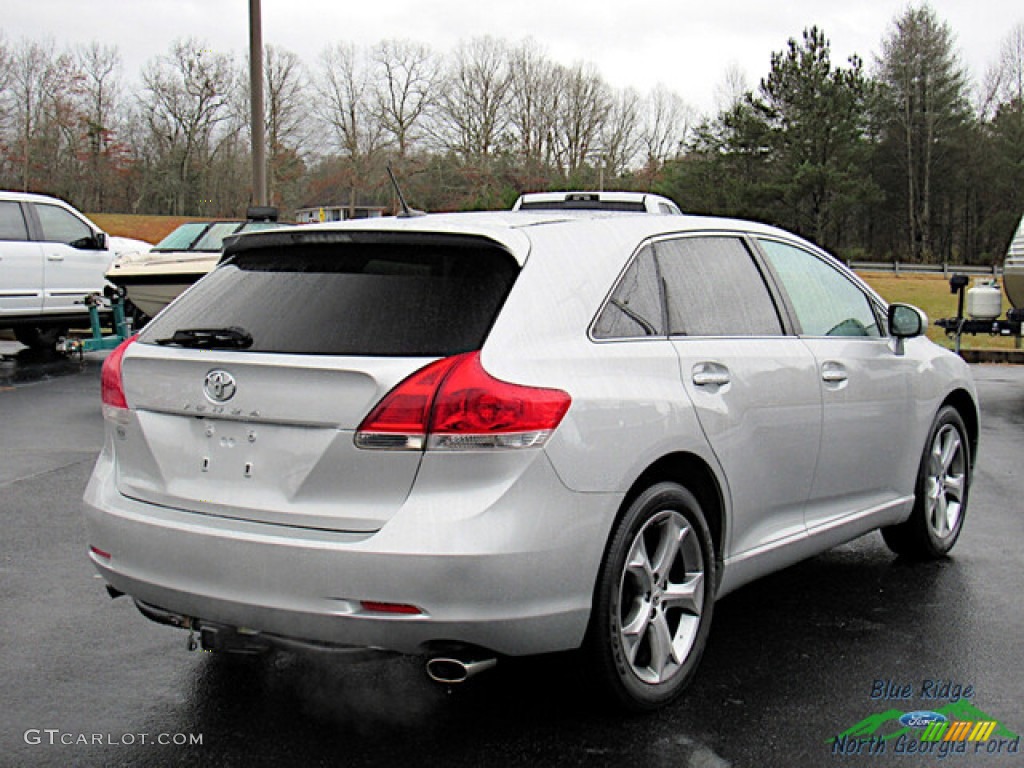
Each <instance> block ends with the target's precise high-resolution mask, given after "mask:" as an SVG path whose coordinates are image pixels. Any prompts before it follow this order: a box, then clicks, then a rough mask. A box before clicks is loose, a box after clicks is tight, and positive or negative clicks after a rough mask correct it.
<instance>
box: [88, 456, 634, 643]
mask: <svg viewBox="0 0 1024 768" xmlns="http://www.w3.org/2000/svg"><path fill="white" fill-rule="evenodd" d="M114 471H115V470H114V466H113V462H111V460H110V456H109V453H108V452H107V451H104V452H103V453H102V454H101V455H100V458H99V461H98V463H97V466H96V470H95V471H94V473H93V477H92V480H91V481H90V483H89V486H88V488H87V490H86V493H85V503H84V506H85V516H86V527H87V531H88V543H89V545H91V547H93V549H92V551H91V552H90V558H91V560H92V562H93V564H94V565H95V567H96V568H97V569H98V570H99V572H100V573H101V574H102V576H103V578H104V579H106V581H107V582H108V583H109V584H110V585H111V586H113V587H114V588H115V589H117V590H120V591H121V592H124V593H126V594H128V595H130V596H131V597H133V598H135V599H136V600H139V601H142V602H144V603H147V604H149V605H152V606H157V607H159V608H161V609H163V610H165V611H169V612H173V613H176V614H180V615H182V616H186V617H193V618H195V619H198V620H200V621H202V620H206V621H209V622H216V623H218V624H222V625H227V626H231V627H243V628H245V629H246V631H250V630H252V631H256V632H261V633H267V634H271V635H278V636H281V637H285V638H294V639H297V640H303V641H309V642H314V643H325V644H333V645H345V646H354V647H365V648H375V649H381V650H388V651H398V652H401V653H424V652H429V650H430V649H431V647H433V646H435V645H443V644H449V643H452V644H466V645H474V646H479V647H482V648H486V649H489V650H491V651H493V652H496V653H501V654H508V655H525V654H534V653H546V652H551V651H558V650H565V649H569V648H574V647H578V646H579V645H580V643H581V642H582V640H583V636H584V633H585V631H586V626H587V622H588V620H589V616H590V609H591V600H592V595H593V589H594V582H595V579H596V575H597V571H598V568H599V565H600V559H601V556H602V554H603V552H604V547H605V544H606V540H607V536H608V531H609V530H610V527H611V524H612V521H613V519H614V516H615V513H616V510H617V508H618V505H619V503H620V502H621V497H619V496H618V495H614V494H580V493H576V492H573V491H570V490H568V489H567V488H566V487H565V486H564V485H563V484H562V483H561V482H560V481H559V479H558V477H557V476H556V474H555V472H554V471H553V469H552V467H551V465H550V463H549V461H548V459H547V457H546V456H545V455H544V453H543V452H541V451H538V452H536V458H535V460H533V461H530V462H529V463H528V465H527V467H526V469H525V470H524V472H523V473H522V475H521V476H520V477H518V478H517V480H516V481H515V482H513V483H511V484H510V485H509V486H508V487H506V488H503V489H501V490H500V492H499V493H497V494H493V493H492V494H490V495H489V496H488V502H487V504H486V505H485V506H482V505H480V504H477V503H476V502H478V501H480V499H478V498H477V499H475V495H474V494H472V493H470V494H467V493H465V491H463V492H462V493H460V492H458V491H455V490H446V489H445V487H446V486H447V488H448V489H451V488H457V487H459V486H458V484H454V483H451V482H450V478H447V477H446V476H445V475H446V474H447V473H449V472H450V471H451V466H449V467H448V468H446V467H445V466H444V465H443V464H442V463H441V462H440V461H439V462H438V463H437V464H436V465H434V466H431V463H430V462H428V461H424V466H423V469H422V471H421V474H420V477H419V479H418V480H417V484H416V486H415V487H414V489H413V492H412V493H411V494H410V496H409V498H408V499H407V500H406V502H405V504H404V505H403V506H402V508H401V510H400V511H399V512H398V514H396V515H395V516H394V517H393V518H392V519H391V520H390V521H389V522H388V523H386V524H385V525H384V527H383V528H381V529H380V530H379V531H377V532H375V533H370V534H367V533H346V532H339V531H325V530H316V529H308V528H294V527H289V526H284V525H270V524H266V523H255V522H248V521H243V520H237V519H229V518H223V517H216V516H211V515H203V514H196V513H193V512H186V511H181V510H176V509H170V508H167V507H161V506H157V505H154V504H149V503H145V502H140V501H136V500H133V499H130V498H126V497H124V496H122V495H121V494H120V493H118V491H117V490H116V487H115V483H114ZM432 477H433V480H432ZM96 550H101V551H102V552H103V553H106V554H109V555H110V556H109V558H108V557H104V556H102V555H101V554H98V553H97V552H96ZM366 602H375V603H392V604H401V605H411V606H415V607H417V608H418V609H420V611H421V613H418V614H415V615H393V614H387V613H382V612H381V611H380V610H373V609H368V608H367V606H366V605H365V603H366Z"/></svg>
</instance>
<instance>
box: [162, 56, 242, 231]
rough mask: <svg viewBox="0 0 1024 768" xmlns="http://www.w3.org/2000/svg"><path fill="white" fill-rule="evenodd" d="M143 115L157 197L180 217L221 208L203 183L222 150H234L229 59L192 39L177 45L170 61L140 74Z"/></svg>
mask: <svg viewBox="0 0 1024 768" xmlns="http://www.w3.org/2000/svg"><path fill="white" fill-rule="evenodd" d="M142 82H143V84H144V86H145V89H146V94H145V95H144V96H143V98H142V111H143V115H144V117H145V120H146V123H147V125H148V128H149V132H150V135H151V137H152V140H153V142H154V148H155V150H156V152H157V157H156V158H155V167H154V168H153V172H154V176H153V182H154V184H157V185H159V186H158V187H156V188H155V193H156V194H157V195H158V196H160V197H163V198H165V200H166V201H167V207H168V208H169V209H170V210H172V211H173V212H174V213H176V214H178V215H183V214H194V213H207V212H209V210H207V209H206V208H205V206H215V207H219V206H218V205H217V204H215V203H214V202H213V200H212V197H210V196H209V194H208V193H206V196H204V190H203V183H204V181H205V180H206V177H207V172H208V170H209V168H210V164H211V161H213V160H214V159H218V158H217V155H218V152H219V151H220V150H221V149H225V150H234V149H236V148H237V144H236V141H235V140H236V139H237V136H238V133H239V131H240V128H241V125H240V123H239V122H238V121H237V120H234V121H232V120H231V118H232V114H233V113H232V97H233V93H234V87H235V82H236V74H235V67H234V64H233V62H232V60H231V57H230V56H229V55H227V54H223V53H216V52H214V51H212V50H211V49H209V48H208V47H206V46H205V45H204V44H202V43H200V42H199V41H197V40H195V39H191V38H190V39H188V40H185V41H180V40H179V41H176V42H175V43H173V44H172V46H171V51H170V53H169V54H168V55H165V56H158V57H156V58H155V59H154V60H152V61H150V62H149V63H148V64H147V65H146V67H145V68H144V70H143V73H142Z"/></svg>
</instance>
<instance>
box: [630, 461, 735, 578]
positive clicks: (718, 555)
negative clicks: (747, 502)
mask: <svg viewBox="0 0 1024 768" xmlns="http://www.w3.org/2000/svg"><path fill="white" fill-rule="evenodd" d="M660 482H672V483H677V484H679V485H681V486H683V487H684V488H686V489H687V490H688V491H690V493H692V494H693V495H694V496H696V497H697V501H698V502H700V506H701V509H702V510H703V512H704V517H705V522H706V523H707V525H708V530H709V532H710V533H711V542H712V544H713V546H714V548H715V561H716V562H715V565H716V568H715V572H716V573H717V574H719V575H718V581H719V583H721V570H722V569H721V565H722V561H723V559H724V557H725V534H726V522H725V497H724V494H723V492H722V487H721V484H720V483H719V482H718V478H717V477H716V476H715V473H714V471H713V470H712V469H711V467H710V466H709V465H708V464H707V462H706V461H704V459H702V458H701V457H700V456H697V455H695V454H692V453H685V452H679V453H670V454H667V455H665V456H662V457H661V458H660V459H658V460H657V461H655V462H654V463H653V464H651V465H650V466H648V467H647V468H646V469H645V470H644V471H643V472H641V473H640V475H639V476H638V477H637V479H636V480H635V481H633V484H632V485H631V486H630V488H629V490H628V491H627V492H626V496H625V498H623V500H622V504H621V506H620V507H619V511H618V514H617V516H616V520H619V519H621V517H622V515H623V514H624V513H625V511H626V510H627V509H629V506H630V504H632V503H633V501H634V499H636V498H637V497H638V496H639V495H640V494H641V493H643V492H644V491H645V490H646V489H647V488H650V487H651V486H652V485H655V484H656V483H660ZM716 590H717V585H716Z"/></svg>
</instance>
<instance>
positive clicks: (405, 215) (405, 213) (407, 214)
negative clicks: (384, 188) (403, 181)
mask: <svg viewBox="0 0 1024 768" xmlns="http://www.w3.org/2000/svg"><path fill="white" fill-rule="evenodd" d="M387 169H388V177H390V179H391V185H392V186H393V187H394V188H395V193H396V194H397V195H398V202H399V203H400V204H401V206H402V211H401V213H399V214H398V218H400V219H411V218H413V217H414V216H426V215H427V214H426V213H424V212H423V211H417V210H416V209H415V208H410V207H409V204H408V203H407V202H405V195H403V194H402V188H401V187H399V186H398V179H396V178H395V174H394V171H392V170H391V163H388V164H387Z"/></svg>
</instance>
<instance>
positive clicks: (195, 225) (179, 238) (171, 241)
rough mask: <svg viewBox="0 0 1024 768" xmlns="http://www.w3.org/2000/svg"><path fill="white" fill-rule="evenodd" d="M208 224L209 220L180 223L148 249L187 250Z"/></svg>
mask: <svg viewBox="0 0 1024 768" xmlns="http://www.w3.org/2000/svg"><path fill="white" fill-rule="evenodd" d="M209 226H210V222H208V221H190V222H189V223H187V224H182V225H181V226H180V227H178V228H177V229H176V230H174V231H173V232H171V234H169V235H168V236H167V237H165V238H164V239H163V240H161V241H160V242H159V243H157V244H156V245H154V246H153V247H152V248H151V249H150V250H153V251H187V250H189V248H190V247H191V246H192V243H194V242H195V241H196V240H197V239H199V236H200V235H201V234H203V232H204V231H205V230H206V228H207V227H209Z"/></svg>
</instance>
